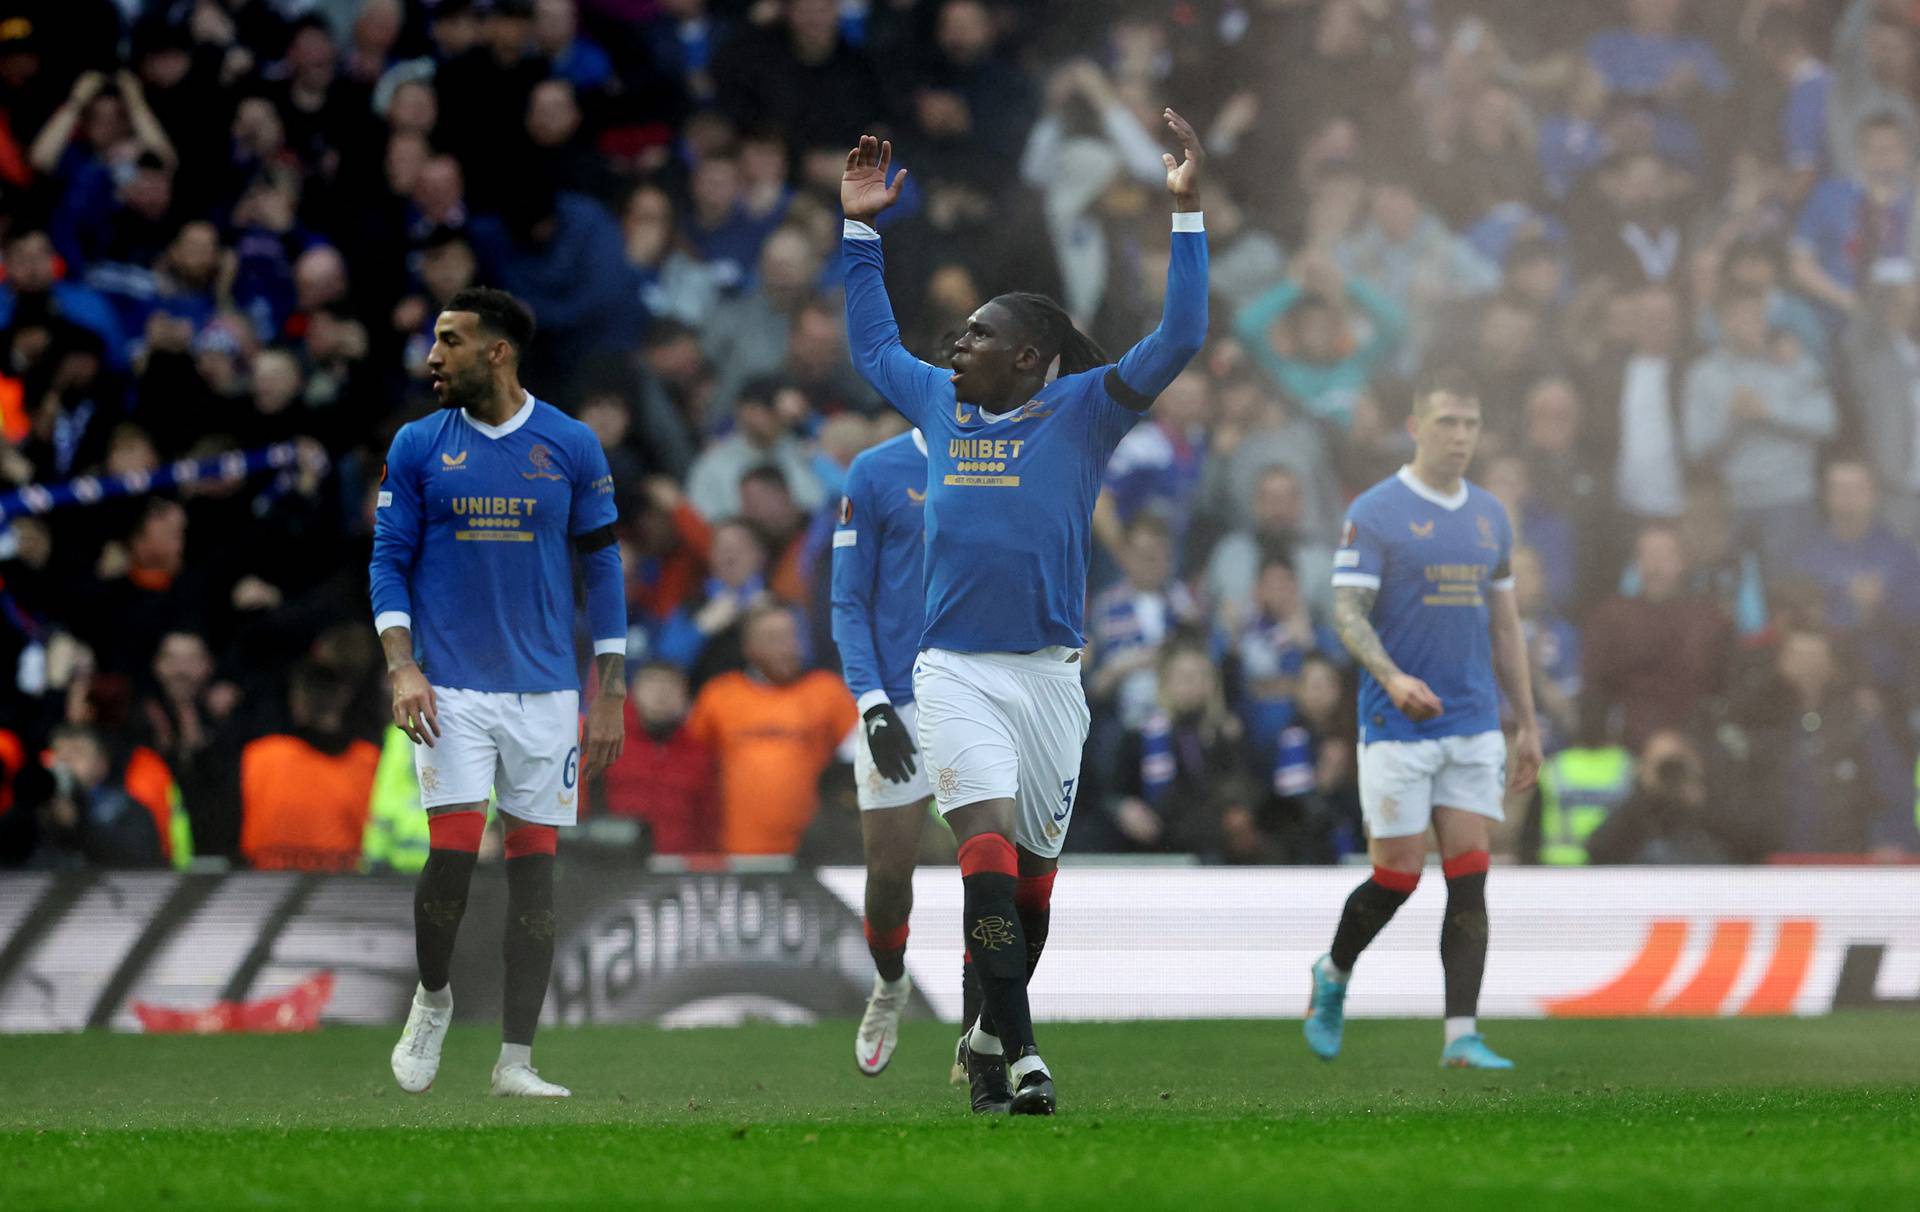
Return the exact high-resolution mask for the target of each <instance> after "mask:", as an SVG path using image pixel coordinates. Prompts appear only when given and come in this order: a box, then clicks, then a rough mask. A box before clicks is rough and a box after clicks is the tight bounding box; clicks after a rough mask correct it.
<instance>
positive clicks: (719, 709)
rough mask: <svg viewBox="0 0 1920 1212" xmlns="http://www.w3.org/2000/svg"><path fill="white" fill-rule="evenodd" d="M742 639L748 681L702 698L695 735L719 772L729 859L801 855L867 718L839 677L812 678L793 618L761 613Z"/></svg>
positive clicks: (751, 618) (724, 678)
mask: <svg viewBox="0 0 1920 1212" xmlns="http://www.w3.org/2000/svg"><path fill="white" fill-rule="evenodd" d="M741 631H742V643H741V647H742V650H743V652H744V653H745V655H746V661H747V669H746V672H743V673H742V672H736V673H724V674H721V675H720V676H719V677H716V678H714V679H713V681H711V682H709V683H708V684H707V685H706V686H704V687H703V688H702V689H701V691H700V693H699V695H698V697H696V698H695V699H694V703H693V713H692V714H691V715H690V716H688V717H687V724H686V727H687V732H688V734H689V735H690V736H691V737H692V738H693V739H694V740H695V741H697V742H698V743H700V744H702V745H704V746H706V747H707V748H708V749H709V750H711V751H712V753H713V755H714V758H715V761H716V763H717V768H718V770H719V785H720V800H719V803H720V828H719V840H720V849H721V850H723V851H724V852H726V853H727V854H792V853H793V852H794V851H795V850H797V849H798V848H799V845H800V838H801V836H802V835H803V834H804V833H805V832H806V830H807V826H808V825H809V824H810V823H812V821H813V815H814V813H815V811H816V810H817V809H818V808H819V804H820V797H819V789H818V788H819V782H820V776H821V774H822V773H824V772H825V770H826V768H827V766H828V764H829V763H830V762H832V761H833V760H834V754H835V752H836V751H837V750H838V749H839V748H840V746H841V745H842V743H843V742H845V741H846V740H847V739H848V736H849V734H850V733H851V732H852V730H853V728H854V726H855V725H856V724H857V723H858V722H859V712H858V711H857V710H856V709H855V707H854V704H853V695H852V694H850V693H848V691H847V687H846V684H845V683H843V682H842V681H841V680H840V678H839V675H837V674H833V673H828V672H826V671H825V670H819V669H816V670H814V671H813V672H811V673H808V672H805V670H804V667H803V666H802V664H801V660H800V627H799V623H798V622H797V621H796V620H795V618H794V616H793V612H792V611H791V610H789V609H787V608H786V607H784V606H760V607H757V608H755V609H753V610H751V611H749V612H748V614H747V617H746V619H745V620H744V621H743V623H742V625H741Z"/></svg>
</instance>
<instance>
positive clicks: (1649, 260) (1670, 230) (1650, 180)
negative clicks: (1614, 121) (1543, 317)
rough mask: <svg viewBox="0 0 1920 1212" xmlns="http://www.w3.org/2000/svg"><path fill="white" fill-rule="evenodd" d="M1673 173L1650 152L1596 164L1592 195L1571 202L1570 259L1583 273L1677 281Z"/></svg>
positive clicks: (1681, 237) (1680, 250) (1680, 237)
mask: <svg viewBox="0 0 1920 1212" xmlns="http://www.w3.org/2000/svg"><path fill="white" fill-rule="evenodd" d="M1676 177H1677V170H1676V169H1675V168H1674V167H1673V166H1672V165H1669V164H1668V163H1666V162H1665V161H1663V160H1662V159H1661V158H1660V157H1659V156H1656V155H1654V154H1652V153H1651V152H1641V153H1633V154H1623V155H1620V156H1616V157H1615V158H1614V159H1613V160H1611V161H1609V162H1607V163H1606V164H1604V165H1602V166H1601V167H1600V169H1599V170H1598V171H1597V172H1596V174H1595V176H1594V184H1593V192H1592V196H1591V197H1587V198H1584V199H1583V198H1582V197H1579V196H1576V197H1575V198H1574V200H1573V202H1572V206H1573V207H1574V208H1576V209H1574V210H1573V211H1572V213H1573V214H1574V215H1576V216H1577V218H1576V221H1575V224H1574V228H1575V232H1576V237H1575V240H1574V261H1575V263H1576V264H1577V265H1579V267H1580V270H1581V272H1582V273H1584V274H1587V275H1589V276H1594V277H1602V276H1604V277H1607V278H1610V279H1612V280H1613V281H1616V282H1621V283H1627V284H1636V285H1637V284H1640V283H1669V284H1675V285H1677V284H1678V281H1679V278H1680V274H1681V271H1682V269H1683V267H1684V266H1685V265H1686V264H1687V249H1686V239H1685V233H1684V232H1682V231H1681V228H1680V224H1679V222H1678V219H1677V216H1676V214H1675V203H1676V201H1677V200H1678V196H1679V186H1678V184H1677V181H1676Z"/></svg>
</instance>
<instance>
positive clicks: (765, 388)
mask: <svg viewBox="0 0 1920 1212" xmlns="http://www.w3.org/2000/svg"><path fill="white" fill-rule="evenodd" d="M786 387H787V381H786V380H785V379H782V378H779V377H778V376H776V375H759V376H756V377H755V378H752V379H749V380H747V382H746V385H745V386H743V387H741V388H740V392H739V394H738V395H736V396H734V397H733V407H734V409H735V410H736V411H737V410H738V409H740V408H741V407H742V406H743V405H747V404H752V405H755V406H757V407H760V408H772V407H773V401H774V398H775V397H776V396H778V395H779V394H780V393H781V392H782V391H784V390H786Z"/></svg>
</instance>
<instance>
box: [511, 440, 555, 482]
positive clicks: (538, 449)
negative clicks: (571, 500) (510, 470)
mask: <svg viewBox="0 0 1920 1212" xmlns="http://www.w3.org/2000/svg"><path fill="white" fill-rule="evenodd" d="M527 462H529V463H532V464H533V470H532V471H523V472H521V473H520V474H521V475H522V476H524V477H525V478H527V479H529V480H564V479H566V477H565V476H563V475H561V474H560V471H559V469H558V468H557V467H555V466H554V464H553V452H552V451H551V450H548V449H547V448H546V447H545V446H538V445H536V446H535V447H534V448H533V449H532V450H529V451H528V452H527Z"/></svg>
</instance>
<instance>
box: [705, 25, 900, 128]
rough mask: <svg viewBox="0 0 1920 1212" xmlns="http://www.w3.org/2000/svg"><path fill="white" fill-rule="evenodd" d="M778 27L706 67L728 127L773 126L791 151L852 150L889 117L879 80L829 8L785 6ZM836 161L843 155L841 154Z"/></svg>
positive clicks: (750, 37)
mask: <svg viewBox="0 0 1920 1212" xmlns="http://www.w3.org/2000/svg"><path fill="white" fill-rule="evenodd" d="M781 7H782V9H783V11H782V14H781V19H780V20H778V21H776V22H774V23H772V24H770V25H769V26H767V27H766V29H765V30H764V31H763V32H760V33H751V34H742V35H741V36H740V37H738V38H736V39H734V40H733V41H731V42H730V43H728V44H726V45H724V46H722V47H721V48H720V50H719V52H718V53H717V54H716V55H715V56H714V59H713V76H714V83H715V86H716V92H717V95H718V97H719V100H720V103H721V106H722V108H723V109H724V110H725V112H726V113H727V114H728V116H730V117H731V118H732V119H733V120H734V123H735V125H736V126H741V127H745V126H748V125H751V124H753V123H755V122H762V121H766V120H768V119H769V118H777V119H778V120H779V121H781V122H782V123H784V124H785V126H786V131H787V142H788V144H789V145H790V146H792V147H795V148H798V149H802V150H805V149H810V148H815V147H833V148H836V149H841V148H848V147H852V146H853V143H854V140H855V139H857V138H858V137H859V136H860V135H861V134H862V133H863V132H866V131H871V130H873V129H874V128H875V127H876V126H884V125H885V124H886V120H887V117H888V114H889V107H888V105H887V99H886V95H885V92H884V91H883V90H882V88H881V85H880V74H879V72H878V71H877V70H876V69H875V67H874V64H873V60H872V59H871V58H870V57H869V56H868V55H867V53H866V52H865V51H863V50H861V49H859V48H858V47H855V46H853V45H851V44H849V43H848V42H847V40H846V39H845V37H844V36H842V34H841V32H840V14H839V12H838V5H837V4H836V3H835V0H785V2H784V4H783V5H782V6H781ZM843 154H844V153H843Z"/></svg>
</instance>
